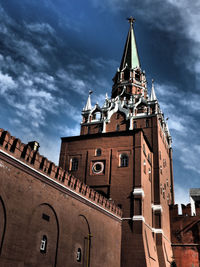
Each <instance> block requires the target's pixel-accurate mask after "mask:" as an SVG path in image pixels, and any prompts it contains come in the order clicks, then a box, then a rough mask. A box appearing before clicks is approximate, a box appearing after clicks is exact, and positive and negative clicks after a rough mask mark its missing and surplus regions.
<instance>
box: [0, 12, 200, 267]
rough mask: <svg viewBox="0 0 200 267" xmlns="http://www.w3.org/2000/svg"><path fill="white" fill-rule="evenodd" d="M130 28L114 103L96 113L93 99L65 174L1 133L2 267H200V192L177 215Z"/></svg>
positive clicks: (64, 147)
mask: <svg viewBox="0 0 200 267" xmlns="http://www.w3.org/2000/svg"><path fill="white" fill-rule="evenodd" d="M129 23H130V27H129V31H128V35H127V40H126V43H125V47H124V51H123V56H122V59H121V63H120V66H119V68H118V70H117V72H116V74H115V75H114V78H113V86H112V91H111V97H110V98H109V97H108V96H107V95H106V96H105V101H104V104H103V106H102V107H100V106H99V105H98V104H95V106H94V107H92V105H91V97H92V96H91V94H92V92H89V96H88V99H87V103H86V105H85V107H84V108H83V110H82V122H81V127H80V135H79V136H75V137H63V138H62V142H61V151H60V159H59V166H56V165H55V164H54V163H53V162H51V161H49V160H48V159H47V158H45V157H44V156H41V155H40V154H39V152H38V148H39V144H38V143H37V142H35V141H33V142H30V143H28V144H23V143H21V141H20V140H19V139H17V138H15V137H13V136H11V135H10V134H9V132H7V131H5V130H3V129H0V266H2V267H4V266H5V267H8V266H9V267H12V266H13V267H16V266H17V267H18V266H20V267H21V266H37V267H38V266H41V267H43V266H44V267H47V266H54V267H56V266H60V267H61V266H62V267H64V266H66V267H78V266H83V267H100V266H103V267H118V266H119V267H132V266H135V267H138V266H139V267H150V266H151V267H170V266H178V267H189V266H193V267H197V266H199V262H200V261H199V259H200V253H199V252H200V231H199V222H200V210H199V199H200V198H199V189H192V190H191V209H190V206H186V207H185V206H182V209H183V214H182V215H179V214H178V207H177V206H176V205H174V183H173V166H172V147H171V143H172V138H171V135H170V132H169V129H168V125H167V120H165V118H164V114H163V112H162V110H161V108H160V105H159V102H158V99H157V97H156V94H155V88H154V82H153V81H152V87H151V92H150V94H149V93H148V88H147V80H146V76H145V72H144V71H143V70H142V68H141V64H140V60H139V56H138V50H137V45H136V40H135V35H134V19H133V18H132V17H130V18H129ZM176 264H177V265H176Z"/></svg>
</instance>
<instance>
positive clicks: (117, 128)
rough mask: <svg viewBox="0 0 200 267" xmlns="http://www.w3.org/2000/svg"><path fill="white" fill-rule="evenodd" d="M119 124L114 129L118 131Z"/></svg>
mask: <svg viewBox="0 0 200 267" xmlns="http://www.w3.org/2000/svg"><path fill="white" fill-rule="evenodd" d="M119 129H120V128H119V124H117V125H116V131H117V132H118V131H119Z"/></svg>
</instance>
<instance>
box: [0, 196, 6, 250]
mask: <svg viewBox="0 0 200 267" xmlns="http://www.w3.org/2000/svg"><path fill="white" fill-rule="evenodd" d="M5 232H6V209H5V205H4V202H3V200H2V198H1V196H0V255H1V252H2V248H3V242H4V237H5Z"/></svg>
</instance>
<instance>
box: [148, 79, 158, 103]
mask: <svg viewBox="0 0 200 267" xmlns="http://www.w3.org/2000/svg"><path fill="white" fill-rule="evenodd" d="M150 100H151V101H155V100H157V98H156V93H155V89H154V79H152V88H151V96H150Z"/></svg>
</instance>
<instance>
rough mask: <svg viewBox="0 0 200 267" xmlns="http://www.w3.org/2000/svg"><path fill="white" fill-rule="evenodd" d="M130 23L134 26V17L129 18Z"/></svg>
mask: <svg viewBox="0 0 200 267" xmlns="http://www.w3.org/2000/svg"><path fill="white" fill-rule="evenodd" d="M127 20H128V22H129V23H130V24H131V25H133V23H134V22H135V18H133V17H132V16H130V17H129V18H127Z"/></svg>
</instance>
